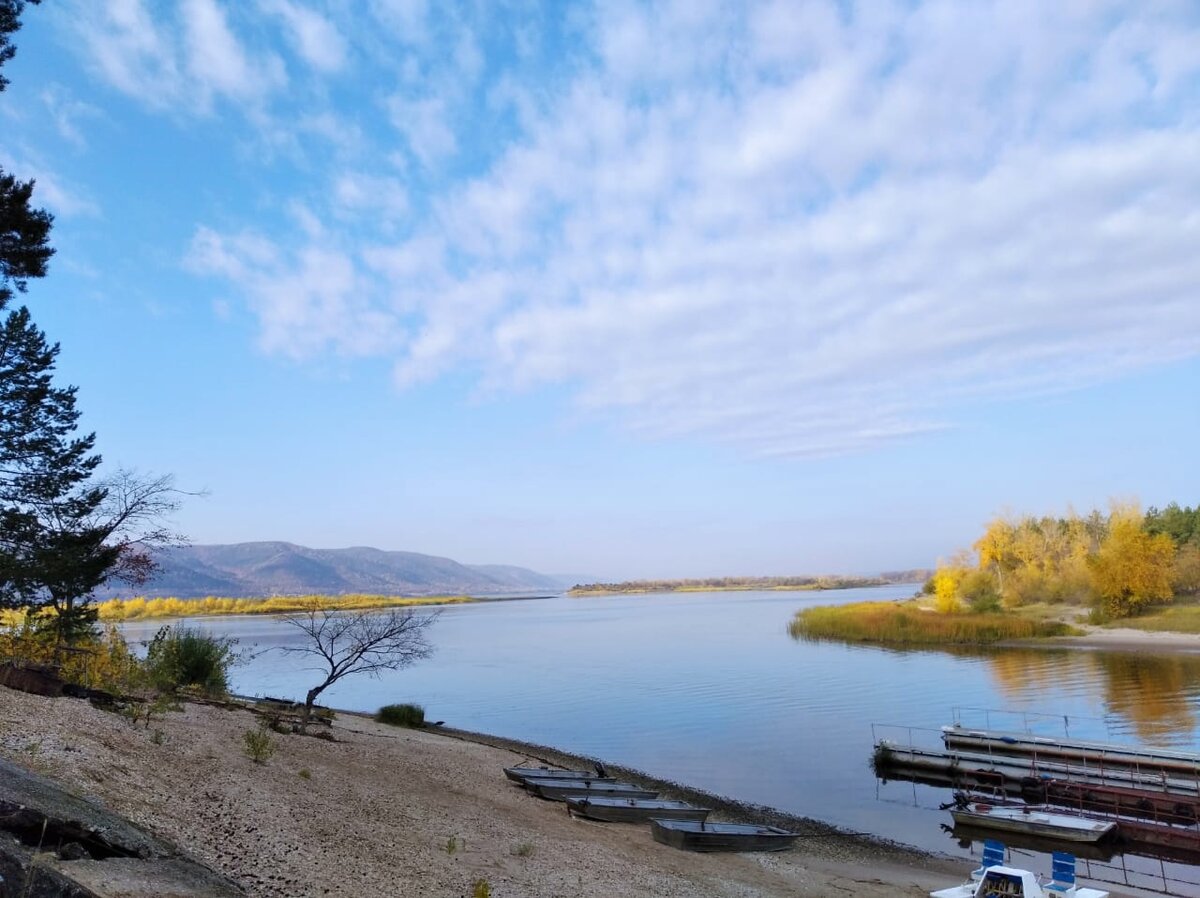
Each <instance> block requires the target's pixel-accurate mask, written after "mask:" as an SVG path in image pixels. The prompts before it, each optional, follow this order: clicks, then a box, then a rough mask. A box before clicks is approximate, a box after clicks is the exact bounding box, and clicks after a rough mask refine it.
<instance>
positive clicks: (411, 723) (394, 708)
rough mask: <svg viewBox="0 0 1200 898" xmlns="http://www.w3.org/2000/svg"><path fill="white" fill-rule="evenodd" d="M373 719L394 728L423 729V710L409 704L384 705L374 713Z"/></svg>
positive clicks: (418, 706)
mask: <svg viewBox="0 0 1200 898" xmlns="http://www.w3.org/2000/svg"><path fill="white" fill-rule="evenodd" d="M375 719H376V720H377V721H379V722H380V723H386V724H390V725H391V726H394V727H423V726H425V709H424V708H422V707H421V706H420V705H410V704H403V705H384V706H383V707H382V708H380V709H379V710H378V711H376V712H375Z"/></svg>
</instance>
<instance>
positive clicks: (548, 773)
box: [504, 767, 613, 786]
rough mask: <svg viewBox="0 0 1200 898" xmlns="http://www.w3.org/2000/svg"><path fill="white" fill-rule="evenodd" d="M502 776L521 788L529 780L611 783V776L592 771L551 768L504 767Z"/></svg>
mask: <svg viewBox="0 0 1200 898" xmlns="http://www.w3.org/2000/svg"><path fill="white" fill-rule="evenodd" d="M504 775H505V776H506V777H508V778H509V779H510V780H512V781H513V782H514V783H520V784H521V785H522V786H523V785H525V783H526V782H527V781H528V780H531V779H560V780H592V781H595V782H608V783H611V782H612V781H613V778H612V777H611V776H602V775H600V774H599V773H596V772H595V771H594V770H556V769H554V768H552V767H505V768H504Z"/></svg>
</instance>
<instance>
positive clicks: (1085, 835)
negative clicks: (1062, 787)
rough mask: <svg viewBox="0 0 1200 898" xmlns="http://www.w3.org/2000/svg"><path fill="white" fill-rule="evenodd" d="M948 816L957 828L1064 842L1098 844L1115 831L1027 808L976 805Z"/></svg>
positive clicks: (1103, 824) (1101, 823) (1111, 825)
mask: <svg viewBox="0 0 1200 898" xmlns="http://www.w3.org/2000/svg"><path fill="white" fill-rule="evenodd" d="M950 815H951V816H952V817H954V822H955V824H958V825H963V826H975V827H979V828H983V829H993V830H1002V831H1009V832H1019V833H1028V834H1030V835H1035V836H1046V837H1048V838H1053V839H1058V840H1060V841H1064V842H1091V843H1095V842H1099V841H1100V840H1101V839H1103V838H1104V837H1105V836H1108V835H1111V834H1112V832H1113V830H1115V829H1116V828H1117V824H1116V823H1114V822H1113V821H1111V820H1089V819H1088V818H1086V817H1076V816H1075V815H1073V814H1053V813H1050V812H1048V811H1042V810H1037V809H1035V808H1030V807H1029V806H1024V807H1009V806H1000V807H998V806H996V805H990V804H982V803H980V804H976V805H974V807H970V808H955V809H954V810H952V811H951V812H950Z"/></svg>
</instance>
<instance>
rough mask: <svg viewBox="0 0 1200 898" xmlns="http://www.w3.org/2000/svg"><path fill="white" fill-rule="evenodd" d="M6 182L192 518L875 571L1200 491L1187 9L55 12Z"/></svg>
mask: <svg viewBox="0 0 1200 898" xmlns="http://www.w3.org/2000/svg"><path fill="white" fill-rule="evenodd" d="M15 43H16V45H17V48H18V52H17V56H16V58H15V59H14V60H13V61H12V62H10V63H9V64H8V65H7V66H6V67H5V73H6V75H7V77H8V78H9V79H10V81H11V85H10V86H9V88H8V90H7V91H6V92H4V93H3V94H0V165H2V166H3V167H4V168H5V169H6V170H8V171H11V172H13V173H15V174H17V175H18V176H20V177H24V178H36V180H37V188H36V192H35V200H36V201H37V202H39V203H40V204H41V205H43V206H45V207H46V208H47V209H49V210H50V211H51V212H53V214H54V215H55V228H54V233H53V242H54V245H55V247H56V249H57V254H56V255H55V257H54V259H53V261H52V265H51V271H50V274H49V276H48V277H47V278H45V279H44V280H42V281H39V282H35V283H33V284H31V286H30V290H29V292H28V294H27V296H26V297H25V301H26V302H27V303H28V304H29V306H30V308H31V309H32V311H33V313H34V316H35V320H36V321H37V322H38V323H39V324H40V326H41V327H43V328H44V329H45V330H46V332H47V334H48V335H49V337H50V338H51V339H53V340H56V341H58V342H60V343H61V347H62V349H61V354H60V356H59V364H58V373H59V377H60V380H61V381H62V382H65V383H73V384H77V385H78V386H79V394H78V403H79V406H80V408H81V409H82V410H83V413H84V415H83V422H82V423H83V426H85V427H86V428H88V429H90V430H94V431H95V432H96V434H97V447H98V449H99V450H100V451H101V453H102V454H103V455H104V458H105V462H106V465H108V466H109V467H110V468H111V467H115V466H118V465H120V466H124V467H127V468H134V469H137V470H139V471H142V472H145V473H152V474H173V475H174V477H175V479H176V482H177V485H178V486H179V487H181V488H182V489H185V490H189V491H202V492H203V493H204V495H203V496H196V497H193V498H188V499H186V500H185V502H184V504H183V507H182V508H181V509H180V511H179V513H178V515H177V518H176V521H175V524H176V526H177V527H178V528H179V529H180V530H182V531H183V532H184V533H186V534H187V535H188V536H189V537H190V538H191V540H192V541H193V542H196V543H228V542H240V541H247V540H287V541H291V542H296V543H300V544H303V545H308V546H314V547H321V548H337V547H343V546H352V545H369V546H376V547H379V548H383V549H400V550H409V551H417V552H426V553H430V554H434V555H443V556H448V557H452V558H454V559H456V560H458V561H462V562H467V563H508V564H518V565H523V566H528V567H532V568H534V569H536V570H539V571H543V572H548V573H560V574H569V575H580V576H588V577H595V578H603V579H620V578H633V577H688V576H725V575H749V574H763V575H785V574H805V573H809V574H815V573H834V572H841V573H866V572H874V571H879V570H889V569H897V568H910V567H923V566H929V565H932V564H934V563H935V562H936V561H937V559H938V558H939V557H948V556H950V555H951V554H952V553H953V552H955V551H956V550H958V549H961V548H964V547H968V546H969V545H970V544H971V543H972V542H973V541H974V540H975V539H976V538H977V536H978V534H979V533H980V531H981V529H982V525H983V524H984V522H986V521H987V520H988V519H989V518H991V517H993V516H995V515H997V514H1024V513H1030V514H1037V515H1042V514H1061V513H1065V512H1067V511H1068V510H1070V509H1072V508H1073V509H1076V510H1080V511H1086V510H1090V509H1091V508H1093V507H1100V508H1104V507H1106V506H1107V503H1108V502H1109V501H1110V500H1111V499H1120V500H1137V501H1140V502H1141V503H1143V505H1146V506H1149V505H1159V506H1161V505H1165V504H1166V503H1168V502H1171V501H1178V502H1180V503H1181V504H1189V505H1194V504H1196V503H1197V502H1198V501H1200V488H1198V477H1197V470H1198V469H1197V464H1196V447H1197V445H1200V401H1198V399H1200V295H1198V288H1200V5H1197V4H1196V3H1195V2H1193V0H1179V2H1172V0H1161V2H1149V3H1148V2H1144V0H1130V2H1115V0H1113V2H1109V0H1086V2H1085V0H1061V2H1055V3H1046V2H1044V0H997V2H986V0H930V2H920V0H904V2H889V0H870V2H861V3H854V2H848V0H839V2H834V0H790V2H763V3H757V2H746V3H736V4H727V3H720V2H707V0H680V2H676V3H671V2H665V3H654V4H645V3H637V2H632V3H631V2H621V0H617V2H604V3H599V4H595V5H592V4H588V3H584V2H578V3H573V2H550V3H538V2H535V0H511V2H488V3H482V2H476V3H433V2H425V0H358V2H344V0H341V2H339V0H238V2H232V0H229V2H219V0H177V2H168V0H162V2H144V0H108V2H105V3H95V2H92V0H48V2H46V3H43V4H42V5H40V6H30V7H27V9H26V12H25V15H24V27H23V29H22V30H21V31H20V32H19V33H18V34H17V35H16V38H15Z"/></svg>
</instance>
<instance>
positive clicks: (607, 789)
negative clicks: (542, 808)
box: [525, 778, 658, 801]
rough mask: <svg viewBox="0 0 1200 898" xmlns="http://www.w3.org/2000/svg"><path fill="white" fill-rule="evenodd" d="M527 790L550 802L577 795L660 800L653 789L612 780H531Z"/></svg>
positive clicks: (528, 781)
mask: <svg viewBox="0 0 1200 898" xmlns="http://www.w3.org/2000/svg"><path fill="white" fill-rule="evenodd" d="M525 788H526V789H527V790H529V791H530V792H532V793H533V794H534V795H536V796H537V797H538V798H545V799H548V800H549V801H566V800H567V799H568V798H572V797H574V796H577V795H597V796H601V795H602V796H605V797H607V798H658V793H657V792H655V791H653V790H652V789H643V788H642V787H641V786H635V785H634V784H633V783H618V782H614V781H612V780H608V781H606V782H597V781H596V780H571V779H545V778H542V779H531V780H526V781H525Z"/></svg>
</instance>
